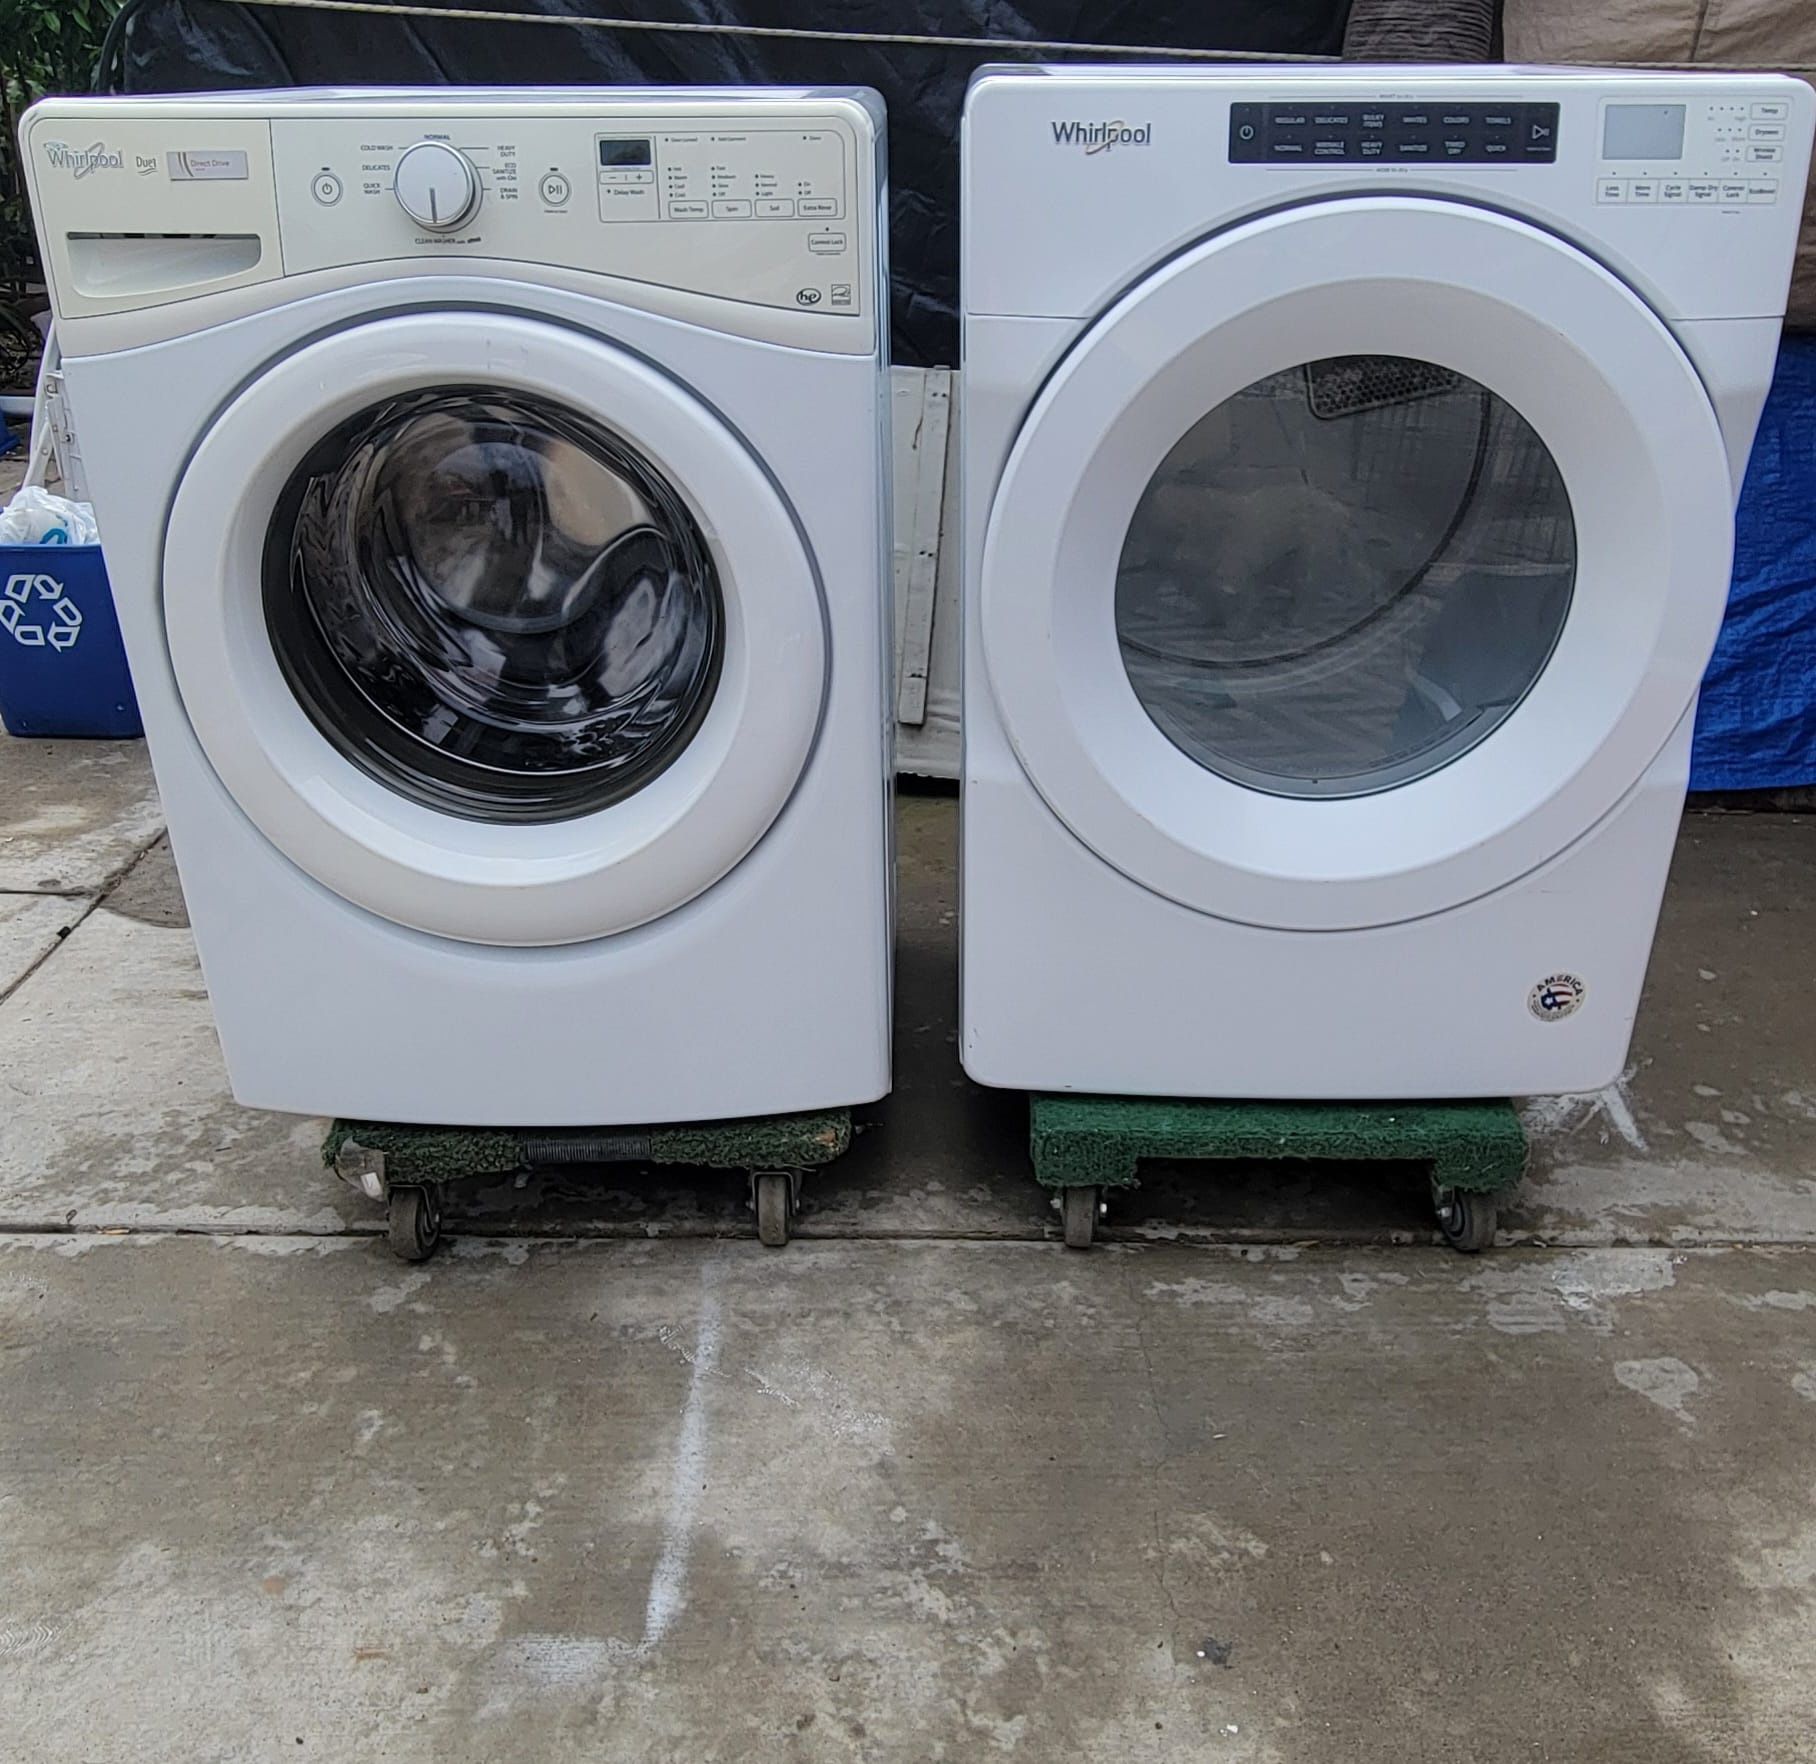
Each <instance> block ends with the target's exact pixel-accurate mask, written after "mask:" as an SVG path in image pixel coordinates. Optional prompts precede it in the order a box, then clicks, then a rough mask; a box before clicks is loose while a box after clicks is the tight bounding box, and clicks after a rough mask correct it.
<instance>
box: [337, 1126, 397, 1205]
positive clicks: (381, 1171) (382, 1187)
mask: <svg viewBox="0 0 1816 1764" xmlns="http://www.w3.org/2000/svg"><path fill="white" fill-rule="evenodd" d="M334 1173H335V1175H336V1176H338V1177H339V1178H340V1179H341V1181H343V1182H345V1183H346V1184H347V1185H348V1186H349V1187H352V1188H357V1189H358V1190H359V1191H360V1193H361V1194H363V1195H364V1196H365V1197H366V1199H367V1200H375V1201H382V1200H383V1199H384V1198H385V1197H386V1196H387V1195H388V1194H389V1193H390V1192H391V1184H390V1182H389V1181H388V1180H386V1177H385V1154H384V1153H383V1152H382V1151H377V1150H375V1149H374V1148H373V1147H371V1146H368V1145H361V1144H360V1143H359V1141H358V1140H357V1139H349V1140H347V1141H346V1142H345V1143H344V1144H343V1145H342V1146H341V1148H340V1150H339V1152H337V1153H336V1154H335V1159H334Z"/></svg>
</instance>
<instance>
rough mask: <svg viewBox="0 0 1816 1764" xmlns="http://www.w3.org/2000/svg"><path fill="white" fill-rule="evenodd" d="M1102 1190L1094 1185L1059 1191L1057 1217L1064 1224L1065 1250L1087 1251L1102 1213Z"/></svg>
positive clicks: (1095, 1234) (1095, 1233)
mask: <svg viewBox="0 0 1816 1764" xmlns="http://www.w3.org/2000/svg"><path fill="white" fill-rule="evenodd" d="M1102 1196H1103V1190H1102V1189H1100V1188H1099V1187H1097V1185H1096V1184H1095V1183H1090V1184H1086V1185H1085V1186H1083V1187H1079V1188H1062V1189H1061V1190H1060V1191H1059V1216H1060V1218H1061V1219H1062V1220H1063V1221H1064V1222H1065V1228H1066V1248H1067V1249H1089V1248H1090V1247H1091V1243H1092V1240H1093V1239H1094V1238H1095V1237H1096V1236H1097V1220H1098V1216H1099V1215H1100V1214H1101V1213H1102V1211H1103V1198H1102Z"/></svg>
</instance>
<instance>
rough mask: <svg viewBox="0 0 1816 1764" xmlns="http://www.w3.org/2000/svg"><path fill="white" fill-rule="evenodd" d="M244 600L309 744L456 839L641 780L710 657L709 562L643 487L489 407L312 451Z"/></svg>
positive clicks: (576, 422)
mask: <svg viewBox="0 0 1816 1764" xmlns="http://www.w3.org/2000/svg"><path fill="white" fill-rule="evenodd" d="M264 605H265V617H266V623H267V628H268V630H269V633H270V638H271V643H272V647H273V650H274V652H275V653H276V656H277V660H278V663H279V666H280V667H281V669H282V670H283V673H284V677H285V679H286V680H287V681H288V682H289V685H290V687H291V690H292V691H293V692H295V694H296V696H297V699H298V701H299V702H300V703H301V704H302V706H303V708H304V709H305V710H306V711H307V712H308V714H309V716H310V718H311V719H312V720H313V721H314V723H315V724H316V726H317V728H319V729H320V730H321V732H322V733H323V734H324V735H325V736H326V737H327V738H328V739H329V740H330V741H331V742H333V743H334V745H335V746H336V747H337V748H338V749H339V750H340V751H341V752H342V753H344V754H345V755H346V756H347V757H348V758H349V759H351V760H353V761H354V762H355V763H356V764H358V765H359V766H361V767H362V768H363V769H364V770H366V771H367V772H369V773H370V774H371V775H373V776H374V777H376V778H378V779H379V780H380V781H381V782H382V783H384V784H386V785H387V786H389V787H390V788H392V789H394V790H397V791H398V792H400V793H401V794H402V795H404V796H407V797H410V798H412V799H413V800H415V801H418V802H422V803H425V804H428V805H429V806H432V807H435V808H438V809H441V810H443V811H445V812H447V813H451V814H455V815H459V816H463V817H465V818H467V819H472V820H483V821H505V822H525V821H555V820H565V819H570V818H573V817H575V816H578V815H583V814H588V813H592V812H594V811H596V810H599V809H601V808H604V807H607V806H609V805H610V804H612V803H614V802H617V801H621V800H622V799H623V798H625V797H626V796H628V795H630V794H631V793H633V792H634V791H636V790H638V789H639V788H641V787H642V786H643V785H645V784H647V783H648V782H649V781H650V780H651V779H652V778H654V777H655V776H656V775H657V774H659V773H660V772H661V771H662V770H663V769H664V768H665V767H666V766H668V765H669V764H670V763H671V762H672V761H673V760H674V759H675V757H676V756H677V755H678V754H679V753H680V752H681V751H682V750H683V749H684V748H685V747H686V745H687V742H688V741H689V739H690V738H691V737H692V735H693V733H694V732H695V730H696V729H697V728H698V727H699V725H700V722H701V720H702V718H703V717H704V716H705V713H706V709H707V706H708V705H709V704H710V702H711V699H712V694H713V690H714V687H715V686H716V684H717V680H718V676H719V670H720V665H721V661H722V656H723V647H724V628H725V608H724V601H723V597H722V593H721V588H720V583H719V578H718V574H717V572H716V570H715V568H714V566H713V561H712V557H711V554H710V552H709V551H708V548H707V545H706V541H705V539H704V537H703V536H702V534H701V532H700V528H699V525H698V523H697V522H696V521H695V520H694V518H693V515H692V514H691V512H690V511H689V510H688V508H687V506H686V504H685V503H684V502H683V501H682V499H681V497H680V495H679V494H678V492H677V491H676V490H675V488H674V487H673V486H672V485H671V484H670V483H669V482H668V480H667V479H666V478H665V477H664V476H663V474H662V473H661V472H660V471H659V470H658V469H657V468H656V467H655V466H654V465H653V464H652V463H651V462H650V461H648V460H647V459H645V458H644V457H643V456H642V455H641V454H640V453H639V452H638V451H637V450H636V449H635V448H634V447H632V446H631V445H630V444H629V443H628V442H627V441H625V440H624V439H623V438H622V437H620V436H618V435H616V434H614V433H612V432H611V431H610V430H609V429H607V428H606V427H605V426H604V425H602V424H600V423H598V422H595V421H592V420H591V419H589V418H586V417H582V416H580V415H579V414H577V413H576V412H573V411H570V410H566V409H564V408H562V407H560V406H558V405H555V404H554V403H552V402H551V401H549V400H546V399H542V398H537V397H533V396H530V395H527V394H522V393H516V392H504V391H500V390H497V389H495V388H483V387H448V388H434V389H431V390H427V391H422V392H415V393H411V394H409V395H408V396H405V397H400V398H395V399H390V400H387V401H385V402H384V403H382V404H378V405H375V406H372V407H371V408H369V409H367V410H364V411H362V412H360V413H359V414H358V415H356V416H354V417H353V418H351V419H349V420H348V421H346V422H344V423H342V424H340V425H339V426H338V427H337V428H335V429H334V430H333V431H332V432H331V433H330V434H328V435H327V436H325V437H324V438H323V439H322V440H321V441H320V442H318V443H317V444H316V446H315V447H313V448H312V449H311V450H310V452H309V453H308V455H307V456H306V457H305V458H304V459H303V461H302V463H301V464H300V465H299V466H298V467H297V469H296V471H295V472H294V473H293V474H292V476H291V478H290V480H289V483H288V484H287V486H286V488H285V490H284V493H283V494H282V495H281V496H280V498H279V499H278V503H277V507H276V510H275V512H274V515H273V518H272V522H271V527H270V531H269V535H268V537H267V541H266V547H265V560H264Z"/></svg>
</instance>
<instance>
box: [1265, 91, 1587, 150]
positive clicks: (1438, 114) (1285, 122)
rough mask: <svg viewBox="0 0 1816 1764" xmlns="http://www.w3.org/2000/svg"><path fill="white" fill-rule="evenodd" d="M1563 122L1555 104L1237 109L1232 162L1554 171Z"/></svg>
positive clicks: (1296, 105) (1298, 105) (1314, 104)
mask: <svg viewBox="0 0 1816 1764" xmlns="http://www.w3.org/2000/svg"><path fill="white" fill-rule="evenodd" d="M1557 118H1558V107H1557V106H1556V105H1555V104H1442V103H1440V104H1351V103H1339V104H1332V103H1329V102H1322V103H1319V102H1312V103H1295V102H1286V103H1272V104H1233V105H1231V106H1230V159H1231V160H1232V161H1233V162H1234V163H1236V164H1238V165H1243V164H1248V165H1253V164H1260V163H1263V162H1266V163H1269V164H1279V165H1298V164H1312V163H1320V164H1329V163H1330V162H1331V161H1333V160H1374V159H1378V160H1404V161H1409V162H1417V161H1429V160H1434V159H1447V160H1452V161H1455V162H1458V163H1461V164H1465V165H1490V164H1494V163H1496V162H1498V161H1501V160H1507V161H1519V162H1522V163H1526V164H1535V163H1536V164H1543V165H1549V164H1551V163H1552V161H1554V160H1555V159H1556V158H1557Z"/></svg>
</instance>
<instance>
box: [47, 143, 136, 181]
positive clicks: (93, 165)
mask: <svg viewBox="0 0 1816 1764" xmlns="http://www.w3.org/2000/svg"><path fill="white" fill-rule="evenodd" d="M44 157H45V158H46V159H47V160H49V161H50V164H51V168H52V170H54V171H66V172H68V173H69V174H70V175H71V176H72V177H75V178H78V179H80V178H85V177H87V176H88V174H89V173H90V172H97V171H119V170H121V169H122V168H123V167H124V166H125V164H126V157H125V155H124V154H122V153H120V152H118V151H117V150H116V149H114V148H111V147H109V146H108V145H107V143H106V142H105V141H95V142H93V143H91V144H90V145H89V146H87V147H72V146H70V144H69V143H68V142H67V141H46V142H45V143H44Z"/></svg>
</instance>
